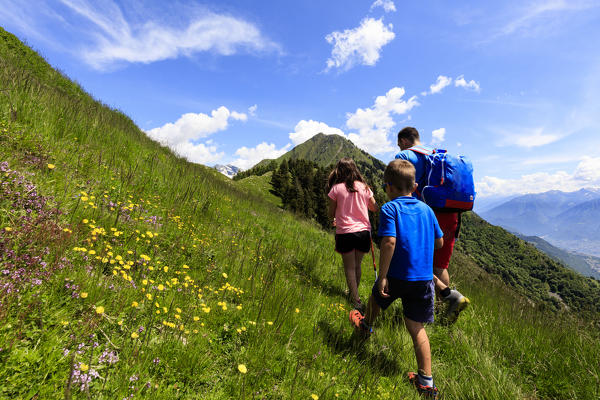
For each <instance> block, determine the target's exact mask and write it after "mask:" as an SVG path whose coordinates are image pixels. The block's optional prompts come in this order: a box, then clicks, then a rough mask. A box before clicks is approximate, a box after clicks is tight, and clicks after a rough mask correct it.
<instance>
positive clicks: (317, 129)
mask: <svg viewBox="0 0 600 400" xmlns="http://www.w3.org/2000/svg"><path fill="white" fill-rule="evenodd" d="M318 133H323V134H325V135H339V136H342V137H346V135H344V132H343V131H342V130H341V129H338V128H332V127H331V126H329V125H327V124H326V123H324V122H319V121H313V120H312V119H311V120H308V121H306V120H302V121H300V122H298V123H297V124H296V127H295V128H294V132H290V140H291V141H292V143H294V146H296V145H299V144H300V143H304V142H306V141H307V140H308V139H310V138H311V137H313V136H315V135H316V134H318Z"/></svg>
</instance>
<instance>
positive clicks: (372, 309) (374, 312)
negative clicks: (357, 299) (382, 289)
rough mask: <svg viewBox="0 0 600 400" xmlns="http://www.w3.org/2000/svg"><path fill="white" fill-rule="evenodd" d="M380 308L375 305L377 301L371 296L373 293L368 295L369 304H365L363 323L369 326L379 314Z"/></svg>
mask: <svg viewBox="0 0 600 400" xmlns="http://www.w3.org/2000/svg"><path fill="white" fill-rule="evenodd" d="M380 311H381V308H380V307H379V305H377V302H376V301H375V299H374V298H373V295H371V296H370V297H369V304H367V313H366V314H365V323H366V324H367V325H369V326H372V325H373V322H375V318H377V316H378V315H379V312H380Z"/></svg>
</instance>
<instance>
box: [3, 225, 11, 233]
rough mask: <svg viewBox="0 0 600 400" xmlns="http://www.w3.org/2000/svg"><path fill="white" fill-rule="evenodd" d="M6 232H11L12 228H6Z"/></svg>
mask: <svg viewBox="0 0 600 400" xmlns="http://www.w3.org/2000/svg"><path fill="white" fill-rule="evenodd" d="M4 230H5V231H6V232H10V231H12V228H11V227H10V226H7V227H6V228H4Z"/></svg>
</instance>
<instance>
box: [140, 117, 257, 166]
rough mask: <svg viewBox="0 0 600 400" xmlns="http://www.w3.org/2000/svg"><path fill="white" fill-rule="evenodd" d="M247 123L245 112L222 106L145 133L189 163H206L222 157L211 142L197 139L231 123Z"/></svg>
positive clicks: (181, 118)
mask: <svg viewBox="0 0 600 400" xmlns="http://www.w3.org/2000/svg"><path fill="white" fill-rule="evenodd" d="M232 119H233V120H238V121H246V119H247V116H246V114H244V113H238V112H236V111H229V110H228V109H227V107H224V106H221V107H219V108H218V109H216V110H213V111H212V112H211V115H207V114H203V113H198V114H194V113H187V114H183V115H182V116H181V117H180V118H179V119H178V120H177V121H175V122H174V123H171V122H169V123H167V124H165V125H163V126H161V127H159V128H154V129H150V130H148V131H146V134H147V135H148V136H149V137H150V138H151V139H154V140H156V141H158V142H159V143H160V144H162V145H165V146H168V147H169V148H171V149H172V150H173V151H174V152H175V153H177V154H179V155H180V156H182V157H185V158H187V159H188V160H190V161H192V162H197V163H201V164H208V163H211V162H214V161H216V160H218V159H219V158H221V157H222V156H223V153H217V152H216V150H217V149H216V146H214V145H213V144H212V143H211V142H207V143H206V144H203V143H198V141H199V140H200V139H203V138H205V137H207V136H210V135H212V134H213V133H216V132H219V131H223V130H225V129H227V127H228V125H229V121H230V120H232Z"/></svg>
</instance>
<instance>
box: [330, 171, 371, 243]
mask: <svg viewBox="0 0 600 400" xmlns="http://www.w3.org/2000/svg"><path fill="white" fill-rule="evenodd" d="M354 189H356V190H357V191H356V192H349V191H348V189H346V184H345V183H338V184H336V185H333V187H332V188H331V190H330V191H329V194H328V196H329V198H330V199H331V200H335V201H336V203H337V207H336V209H335V222H336V228H335V233H352V232H360V231H370V230H371V223H370V222H369V209H368V204H369V199H370V198H371V197H373V192H372V191H371V189H367V186H366V185H365V184H364V183H362V182H359V181H354Z"/></svg>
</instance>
